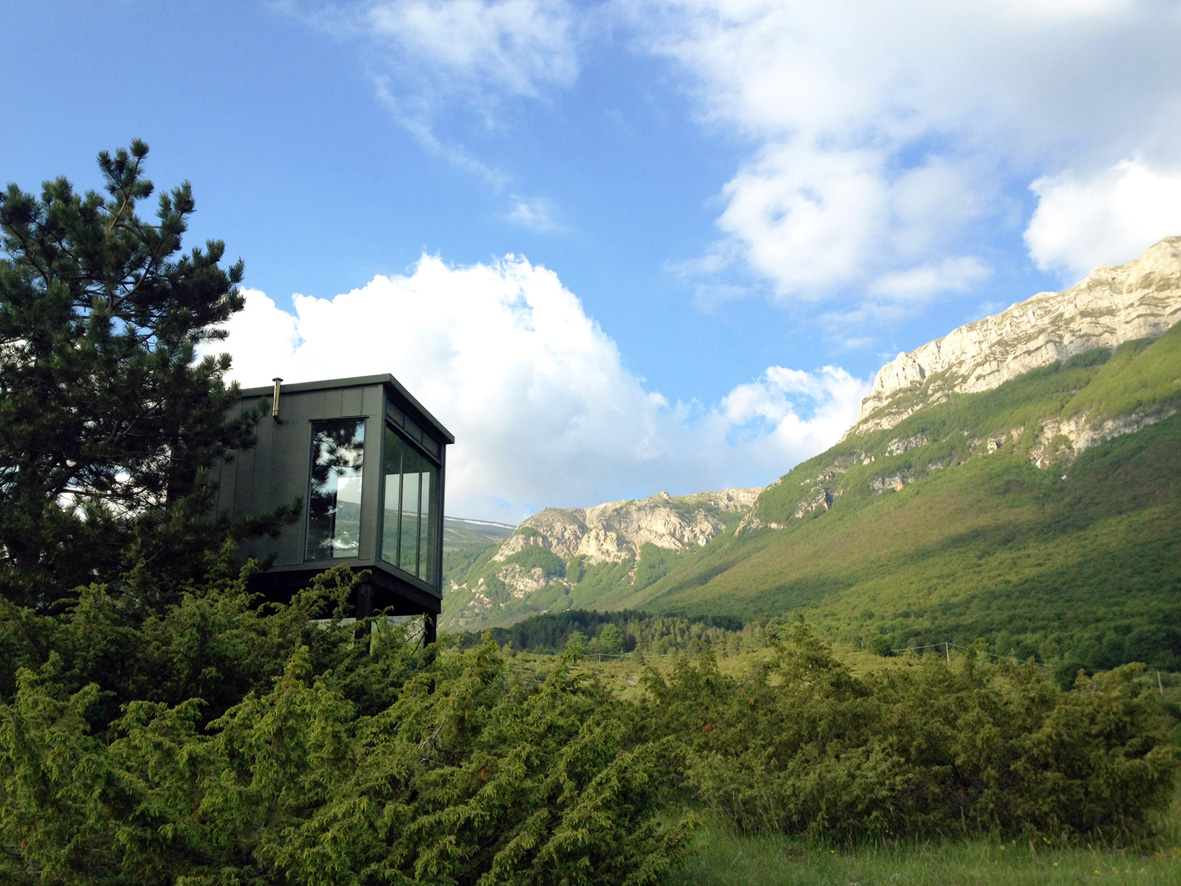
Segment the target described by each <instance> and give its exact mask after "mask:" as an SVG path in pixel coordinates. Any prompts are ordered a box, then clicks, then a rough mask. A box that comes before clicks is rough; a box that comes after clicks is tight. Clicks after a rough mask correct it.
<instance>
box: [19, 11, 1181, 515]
mask: <svg viewBox="0 0 1181 886" xmlns="http://www.w3.org/2000/svg"><path fill="white" fill-rule="evenodd" d="M0 20H2V21H3V29H4V35H5V39H4V41H3V48H2V49H0V78H2V81H3V83H4V84H5V86H4V89H3V90H0V119H3V120H4V121H5V124H4V126H3V127H0V160H2V162H3V166H2V170H0V171H2V176H0V177H2V178H3V180H4V181H6V182H7V181H13V182H16V183H18V184H20V185H21V186H22V187H24V188H25V189H26V190H35V189H37V188H38V187H39V185H40V183H41V182H42V181H43V180H45V179H47V178H51V177H56V176H57V175H63V174H64V175H67V176H68V177H69V178H70V179H71V180H72V181H73V182H74V184H75V186H76V187H78V188H81V189H86V188H91V187H96V186H97V185H98V184H99V179H98V174H97V168H96V167H95V165H94V157H95V155H96V154H97V152H98V151H99V150H100V149H113V148H116V147H119V146H122V145H126V144H127V143H128V142H129V141H130V140H131V139H132V138H142V139H144V140H145V141H147V142H148V143H149V144H150V145H151V149H152V150H151V155H150V157H149V166H148V174H149V177H150V178H152V180H153V181H154V182H155V183H156V184H157V187H158V188H165V187H171V186H173V185H175V184H177V183H179V182H180V181H182V180H186V179H187V180H189V181H190V182H191V183H192V185H193V188H194V193H195V196H196V199H197V209H198V211H197V214H196V216H195V217H194V221H193V224H192V226H191V228H190V238H189V245H198V244H200V243H202V242H203V241H204V240H205V239H207V238H217V239H221V240H224V241H225V242H226V245H227V252H228V254H229V255H230V256H231V257H237V256H241V257H242V258H243V259H244V260H245V263H246V281H245V282H246V288H247V290H248V292H247V295H248V300H247V308H246V310H245V311H244V312H243V313H242V314H240V315H239V316H238V317H236V318H235V319H234V321H232V323H231V327H230V332H231V334H230V337H229V339H228V340H227V342H226V345H225V347H226V349H227V350H229V351H230V353H231V354H232V355H233V357H234V366H235V369H234V375H235V378H237V379H238V380H240V381H241V382H242V383H243V384H244V385H247V386H250V385H257V384H266V383H268V382H269V380H270V378H271V377H272V376H274V375H281V376H283V377H284V378H285V379H287V380H288V381H300V380H311V379H317V378H329V377H341V376H349V375H359V374H369V373H376V372H392V373H394V374H395V375H396V376H397V377H398V378H399V379H400V380H401V381H402V382H403V383H404V384H406V386H407V387H409V388H410V390H411V391H413V392H414V393H415V394H416V395H417V396H418V397H419V399H420V400H421V401H422V402H423V403H424V404H425V405H426V406H427V408H428V409H430V410H431V411H432V412H433V413H434V414H435V415H437V416H438V417H439V418H440V419H441V420H442V421H443V422H444V423H445V424H446V425H447V426H448V427H449V428H450V429H451V430H452V431H453V432H454V433H455V435H456V437H457V443H456V445H455V446H454V447H453V448H452V450H451V453H450V456H449V458H450V461H449V471H448V490H447V492H448V502H447V510H448V512H449V513H451V514H453V515H456V516H468V517H479V518H487V519H499V520H505V521H508V522H515V521H516V520H519V519H521V518H523V517H525V516H527V515H528V514H530V513H532V512H534V511H536V510H538V509H540V508H542V507H545V506H551V505H553V506H589V505H593V504H597V503H600V502H603V501H608V500H614V499H620V498H631V497H642V496H646V495H651V494H654V493H656V492H658V491H661V490H666V491H668V492H670V493H672V494H681V493H688V492H697V491H703V490H706V489H717V488H723V487H728V486H740V485H742V486H747V485H749V486H760V485H765V484H767V483H769V482H771V481H773V480H775V479H776V478H777V477H779V476H780V475H781V474H783V473H784V472H786V471H787V470H788V469H790V468H791V467H792V466H793V465H794V464H795V463H796V462H798V461H799V460H801V459H803V458H806V457H808V456H810V455H812V454H815V453H816V452H819V451H821V450H823V449H824V448H826V447H827V446H829V445H831V444H832V443H833V442H835V441H836V439H837V438H839V436H840V435H841V433H842V432H843V431H844V430H845V429H846V428H847V427H848V425H849V424H850V423H851V422H852V420H853V417H854V415H855V413H856V410H857V406H858V405H859V402H860V399H861V397H863V396H864V395H865V393H866V392H867V388H868V385H869V384H870V383H871V382H872V379H873V376H874V374H875V373H876V371H877V369H878V368H879V367H880V366H881V365H882V364H883V363H885V362H886V361H888V360H889V359H891V358H892V357H893V356H894V355H895V354H897V353H898V352H899V351H900V350H912V349H914V348H916V347H918V346H920V345H922V344H924V343H925V342H927V341H929V340H931V339H933V338H936V337H938V336H940V335H943V334H945V333H947V332H949V331H950V330H952V329H953V328H955V327H956V326H959V325H962V324H963V323H966V322H969V321H971V320H974V319H977V318H979V317H981V316H985V315H987V314H989V313H994V312H996V311H997V310H1000V309H1003V308H1004V307H1007V306H1008V305H1009V304H1012V303H1013V302H1016V301H1020V300H1023V299H1025V298H1028V297H1029V296H1031V295H1033V294H1034V293H1035V292H1038V291H1041V290H1046V289H1062V288H1065V287H1066V286H1069V285H1071V284H1073V283H1074V282H1076V281H1077V280H1078V279H1080V278H1081V277H1082V276H1084V275H1085V274H1086V272H1087V271H1088V270H1089V269H1090V268H1091V267H1092V266H1094V265H1097V264H1101V263H1110V264H1114V263H1120V262H1123V261H1127V260H1129V259H1131V258H1134V257H1136V256H1137V255H1139V254H1140V253H1141V252H1142V251H1143V250H1144V249H1145V248H1146V247H1147V246H1149V245H1150V244H1151V243H1153V242H1155V241H1156V240H1158V239H1160V238H1161V237H1164V236H1167V235H1171V234H1178V233H1181V53H1179V52H1178V51H1177V49H1176V47H1177V46H1178V45H1181V4H1179V3H1178V2H1164V0H990V2H984V0H980V2H968V0H965V2H960V3H947V2H946V0H929V2H927V0H922V2H920V0H896V2H894V3H891V4H866V3H854V2H848V0H827V2H785V0H778V2H771V0H725V2H724V0H683V2H678V0H667V2H656V0H652V2H648V0H632V2H620V3H616V2H599V3H594V2H579V3H574V2H561V0H487V2H485V0H436V2H432V3H424V2H411V0H403V2H397V0H368V2H343V0H340V2H334V0H314V2H312V0H309V2H302V0H285V2H262V0H260V2H250V0H238V2H207V3H203V4H180V3H167V2H162V0H161V2H147V0H142V2H140V0H106V2H97V0H94V2H82V0H73V2H70V0H45V2H41V3H36V4H33V3H24V2H14V0H0Z"/></svg>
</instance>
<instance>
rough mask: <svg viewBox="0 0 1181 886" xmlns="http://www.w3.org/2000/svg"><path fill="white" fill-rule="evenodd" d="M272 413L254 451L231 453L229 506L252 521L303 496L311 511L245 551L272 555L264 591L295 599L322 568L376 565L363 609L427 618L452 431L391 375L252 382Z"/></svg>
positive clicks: (439, 559)
mask: <svg viewBox="0 0 1181 886" xmlns="http://www.w3.org/2000/svg"><path fill="white" fill-rule="evenodd" d="M241 403H242V407H243V408H255V409H259V410H260V411H261V412H262V415H263V418H262V420H261V421H260V422H259V424H258V428H257V443H256V445H255V446H254V447H253V448H252V449H247V450H243V451H241V452H237V453H235V455H234V457H233V458H232V459H229V460H227V461H226V462H224V463H223V464H222V465H221V466H220V468H219V471H220V474H219V477H218V511H219V512H221V513H228V514H229V515H230V516H231V517H234V518H241V517H246V516H250V515H255V514H265V513H268V512H270V511H273V510H274V509H275V508H277V507H279V506H280V505H284V504H290V503H291V502H293V501H295V500H296V499H301V500H302V501H303V508H304V513H303V518H302V519H301V520H299V521H297V522H295V523H292V524H289V525H287V526H285V527H283V529H282V530H281V532H280V534H279V536H278V537H277V538H268V537H261V538H256V539H251V540H249V541H247V542H245V543H244V544H243V545H242V548H241V553H242V554H243V555H244V556H246V557H253V558H255V559H257V560H258V561H259V562H260V563H262V564H263V565H264V567H265V569H264V571H262V572H259V573H257V574H256V575H255V576H254V577H253V578H252V583H253V589H254V590H257V591H259V592H261V593H264V594H265V595H267V596H269V597H272V598H283V597H289V596H290V595H291V594H292V593H294V592H295V591H297V590H298V589H300V588H303V587H306V586H307V585H308V584H309V583H310V581H311V580H312V578H313V577H315V575H316V574H317V573H320V572H323V571H324V570H326V569H330V568H332V567H334V566H340V565H348V566H350V567H351V568H352V569H354V570H355V571H362V570H364V571H366V572H367V573H368V576H367V578H365V580H364V581H363V582H362V583H361V584H360V585H359V587H358V589H357V593H356V598H355V600H354V604H355V610H356V614H357V615H358V616H359V617H365V616H368V615H370V614H372V613H373V612H375V611H377V610H386V611H388V612H390V613H391V614H394V615H418V614H422V615H426V616H427V619H426V623H427V629H426V630H427V639H428V640H430V639H433V636H434V623H435V620H436V619H435V617H436V616H438V614H439V611H440V607H441V605H442V597H443V592H442V587H443V579H442V568H443V544H442V542H443V487H444V476H445V473H446V462H447V459H446V455H447V446H448V445H449V444H451V443H454V442H455V438H454V437H453V436H452V435H451V433H450V432H449V431H448V430H447V429H446V428H445V427H443V425H442V424H441V423H440V422H439V421H438V419H436V418H435V417H434V416H432V415H431V414H430V413H429V412H427V410H426V409H424V408H423V407H422V405H421V404H420V403H419V402H418V401H417V400H415V399H414V397H412V396H411V395H410V393H409V392H408V391H407V390H406V389H405V388H404V387H402V385H401V384H399V383H398V380H397V379H395V378H394V377H393V376H392V375H373V376H364V377H360V378H344V379H334V380H331V381H316V382H304V383H299V384H289V385H284V384H282V383H281V379H276V380H275V384H274V386H273V387H266V388H249V389H246V390H243V391H242V400H241Z"/></svg>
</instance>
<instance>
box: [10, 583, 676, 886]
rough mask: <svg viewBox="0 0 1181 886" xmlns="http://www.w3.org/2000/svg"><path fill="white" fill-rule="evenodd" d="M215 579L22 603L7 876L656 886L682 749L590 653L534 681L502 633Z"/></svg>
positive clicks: (92, 880) (672, 822) (332, 591)
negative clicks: (430, 628) (517, 668)
mask: <svg viewBox="0 0 1181 886" xmlns="http://www.w3.org/2000/svg"><path fill="white" fill-rule="evenodd" d="M338 578H341V579H343V574H342V575H341V576H338ZM206 590H207V592H206V593H204V594H200V595H197V594H190V595H187V596H186V597H185V598H184V599H183V601H182V602H181V603H179V604H178V605H176V606H174V607H171V608H169V609H168V610H166V611H164V612H162V613H160V614H158V615H153V616H151V617H148V618H140V617H137V616H136V615H135V614H134V613H133V612H131V611H129V609H128V607H127V605H126V604H124V603H123V602H121V601H120V600H119V599H117V598H113V597H111V596H109V595H107V594H106V593H105V591H104V590H103V589H101V588H97V587H96V588H91V589H90V590H89V591H87V592H86V593H85V594H84V595H83V597H82V600H81V601H80V603H79V604H78V605H77V606H76V607H75V608H74V609H73V610H72V611H70V612H69V613H66V614H64V615H62V616H59V617H57V618H56V619H50V618H45V617H40V616H36V615H32V614H30V613H29V612H28V611H21V610H18V609H16V608H15V607H12V606H5V607H4V609H3V611H2V617H0V649H2V650H3V652H2V654H3V656H4V658H5V660H4V661H3V662H2V664H3V667H4V668H5V669H7V668H9V667H12V666H14V665H15V664H16V662H17V661H18V660H20V661H21V662H22V664H23V665H24V666H23V667H20V668H19V669H18V671H17V674H18V676H17V678H16V680H15V682H14V683H13V684H11V685H10V687H9V689H8V691H6V692H5V693H4V695H3V697H2V699H0V881H2V882H4V883H11V884H14V886H21V884H29V886H31V884H34V883H36V884H48V883H55V884H56V883H62V884H65V883H88V884H112V886H113V884H143V883H177V884H186V886H221V884H225V886H229V884H240V886H246V884H252V886H253V884H259V886H261V884H271V883H306V884H319V883H323V884H337V883H356V884H379V883H380V884H388V883H431V884H467V883H481V884H494V883H514V884H526V883H537V884H542V883H553V882H567V883H583V884H594V883H601V884H619V883H631V884H641V883H651V882H653V881H655V880H656V879H658V877H659V876H660V875H661V874H662V873H663V872H664V871H665V870H666V869H667V868H668V867H669V866H670V865H671V864H672V863H673V862H674V861H675V860H676V859H677V858H678V857H679V856H680V855H682V854H683V853H684V852H685V850H686V847H687V844H688V840H689V836H690V833H689V827H688V824H687V819H686V818H685V816H684V815H675V814H674V815H672V816H669V815H667V814H666V808H667V794H668V790H669V788H670V787H671V786H672V784H673V783H674V780H675V779H676V777H677V776H678V762H677V761H678V747H677V744H676V743H675V742H674V741H672V740H671V739H656V740H653V741H650V742H649V741H639V742H637V741H635V740H634V738H633V736H631V735H629V734H628V733H627V731H626V729H625V725H624V724H625V721H626V718H625V717H623V716H622V715H621V711H620V706H621V705H622V704H623V702H620V701H618V700H615V699H614V698H612V697H611V695H610V694H609V693H608V692H607V691H606V690H605V689H604V688H603V687H602V686H600V685H598V684H597V683H595V682H594V681H590V680H587V679H585V678H583V677H580V676H578V675H577V673H576V671H575V669H574V667H573V663H574V658H573V657H572V656H567V657H565V658H561V659H556V660H555V662H554V664H553V665H552V667H550V668H549V669H548V670H547V671H546V672H545V673H543V674H542V675H541V677H540V678H533V677H530V678H524V677H518V676H514V674H513V673H511V672H509V671H508V670H506V667H505V662H504V660H503V659H502V657H501V655H500V652H499V649H498V647H497V646H496V644H495V643H494V642H492V641H491V640H488V641H487V642H485V643H483V644H481V645H480V646H478V647H476V648H473V649H469V650H466V651H458V650H455V649H447V648H439V647H428V648H427V649H425V650H424V649H422V648H421V647H420V646H418V645H416V644H414V643H410V642H407V638H406V637H405V636H404V635H403V634H402V632H401V631H399V630H397V629H393V628H388V627H387V628H384V629H380V630H378V629H375V630H374V632H373V633H372V634H370V635H369V637H368V639H367V640H363V641H359V640H358V638H357V636H356V626H355V625H349V624H342V623H341V622H340V621H339V619H336V620H333V619H329V620H328V621H321V622H317V621H312V620H309V616H311V615H315V614H316V611H315V610H316V606H317V604H318V605H320V606H323V605H325V604H328V605H332V604H339V603H340V601H341V600H343V599H344V597H345V594H346V593H347V590H348V586H347V582H342V583H341V584H335V585H334V584H333V583H332V582H331V581H328V582H321V583H320V585H319V586H318V587H317V588H315V589H312V590H310V591H308V592H306V593H304V594H302V595H301V596H300V597H298V598H297V599H296V600H295V601H294V602H293V604H292V605H290V606H279V607H271V608H269V609H268V610H267V612H266V614H265V615H264V614H263V613H262V612H260V611H259V610H257V609H255V608H253V607H252V606H251V605H249V598H248V597H247V596H246V594H245V593H244V588H243V587H242V583H241V580H226V581H225V582H223V583H222V585H221V586H220V587H215V588H209V589H206ZM39 643H40V644H44V645H39ZM49 650H52V651H49ZM121 654H126V656H127V659H128V662H129V664H128V665H127V666H126V667H115V668H111V667H110V663H111V662H114V661H118V660H119V657H120V655H121Z"/></svg>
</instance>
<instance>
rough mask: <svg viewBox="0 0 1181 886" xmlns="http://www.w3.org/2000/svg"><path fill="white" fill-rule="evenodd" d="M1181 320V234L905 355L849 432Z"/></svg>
mask: <svg viewBox="0 0 1181 886" xmlns="http://www.w3.org/2000/svg"><path fill="white" fill-rule="evenodd" d="M1178 320H1181V237H1170V238H1167V239H1165V240H1162V241H1160V242H1159V243H1157V244H1156V245H1154V246H1152V247H1150V248H1149V249H1148V250H1147V251H1146V252H1145V253H1144V255H1143V256H1141V257H1140V258H1138V259H1136V260H1135V261H1131V262H1128V263H1127V264H1125V265H1120V266H1119V267H1111V266H1107V265H1103V266H1101V267H1098V268H1096V269H1095V270H1094V271H1092V272H1091V273H1090V274H1089V275H1088V276H1087V278H1086V279H1085V280H1083V281H1082V282H1080V283H1078V284H1077V285H1075V286H1073V287H1071V288H1070V289H1067V290H1065V291H1064V292H1042V293H1039V294H1037V295H1035V296H1034V297H1033V298H1030V299H1029V300H1027V301H1023V302H1020V303H1018V304H1015V305H1013V306H1012V307H1011V308H1009V309H1008V310H1006V311H1003V312H1002V313H1000V314H996V315H994V316H992V317H986V318H984V319H983V320H978V321H977V322H975V323H969V324H968V325H967V326H961V327H960V328H959V329H957V330H955V331H954V332H952V333H950V334H949V335H946V336H944V337H943V338H941V339H937V340H936V341H933V342H930V343H928V344H925V345H923V346H922V347H921V348H918V349H917V350H914V351H911V352H910V353H909V354H899V355H898V356H897V357H896V358H895V359H894V360H892V361H891V362H889V363H887V364H886V365H885V366H883V367H882V369H881V370H880V371H879V372H878V375H877V378H876V379H875V381H874V385H873V391H872V392H871V393H870V395H869V396H868V397H867V398H866V399H865V401H864V402H863V403H862V404H861V411H860V412H859V413H858V415H857V420H856V421H855V422H854V424H853V427H852V428H850V429H849V431H848V433H847V434H846V436H850V435H855V434H865V433H868V432H870V431H874V430H878V429H881V428H892V427H894V426H895V425H896V424H898V423H899V422H900V421H902V420H903V419H904V418H906V417H907V416H908V415H910V414H911V413H912V412H914V411H915V410H917V409H919V408H921V407H922V406H925V405H928V404H930V403H937V402H940V401H943V400H946V399H948V398H949V397H951V396H952V395H953V394H956V393H973V392H977V391H985V390H990V389H992V388H996V387H999V386H1000V385H1001V384H1003V383H1004V382H1006V381H1008V380H1010V379H1013V378H1016V377H1017V376H1019V375H1021V374H1023V373H1026V372H1028V371H1030V370H1031V369H1037V368H1039V367H1042V366H1048V365H1049V364H1051V363H1055V362H1057V361H1059V360H1065V359H1067V358H1069V357H1072V356H1074V355H1076V354H1082V353H1085V352H1087V351H1092V350H1094V349H1096V348H1108V349H1114V348H1116V347H1117V346H1119V345H1120V344H1123V343H1124V342H1126V341H1131V340H1133V339H1142V338H1155V337H1156V336H1159V335H1160V334H1161V333H1163V332H1164V331H1165V330H1166V329H1168V328H1170V327H1171V326H1172V325H1173V324H1175V323H1176V322H1177V321H1178Z"/></svg>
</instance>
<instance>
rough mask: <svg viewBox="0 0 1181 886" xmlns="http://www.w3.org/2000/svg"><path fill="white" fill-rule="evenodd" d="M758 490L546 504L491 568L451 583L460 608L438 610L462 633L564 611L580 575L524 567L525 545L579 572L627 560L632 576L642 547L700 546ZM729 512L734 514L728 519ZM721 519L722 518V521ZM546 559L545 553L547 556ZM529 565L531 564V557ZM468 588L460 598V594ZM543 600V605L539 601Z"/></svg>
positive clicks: (744, 510) (575, 598)
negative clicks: (582, 504)
mask: <svg viewBox="0 0 1181 886" xmlns="http://www.w3.org/2000/svg"><path fill="white" fill-rule="evenodd" d="M761 491H762V490H761V489H757V488H755V489H725V490H722V491H721V492H703V493H699V494H696V495H682V496H676V497H673V496H670V495H668V494H667V493H664V492H662V493H660V494H658V495H654V496H652V497H651V498H646V499H641V500H638V501H616V502H609V503H607V504H601V505H596V506H595V507H592V508H547V509H546V510H544V511H542V512H541V513H539V514H535V515H534V516H532V517H530V518H529V519H527V520H525V522H523V523H522V524H521V525H520V526H518V527H517V529H516V531H515V532H514V533H513V535H512V536H510V537H509V538H508V539H506V540H505V541H504V543H503V544H501V546H500V548H499V549H498V550H497V552H496V553H495V554H494V555H493V557H492V562H491V564H490V566H491V567H492V569H491V570H488V571H485V573H484V575H483V576H481V577H479V578H477V579H476V580H475V581H474V582H473V583H472V584H471V585H470V586H469V585H466V584H465V585H456V584H452V586H451V594H450V595H445V597H444V602H445V603H446V602H447V601H448V599H449V598H450V599H456V598H459V597H466V602H465V603H464V604H463V606H462V608H461V609H459V610H450V611H449V610H448V609H446V608H445V610H444V613H443V621H444V623H445V624H446V625H447V626H449V627H453V628H459V629H463V630H469V629H473V628H481V627H487V626H488V625H490V624H494V623H511V622H513V621H516V620H519V619H520V618H523V617H525V616H527V615H530V614H533V613H535V612H539V611H547V610H548V607H550V606H554V605H557V606H559V608H568V607H569V606H571V605H575V604H576V603H577V604H578V605H581V606H587V607H593V606H594V605H595V603H594V600H592V599H587V600H582V599H581V597H580V596H579V592H578V582H579V580H580V578H581V576H580V575H579V574H574V571H573V570H572V571H571V572H570V573H568V574H564V575H563V574H554V573H553V571H552V569H551V572H550V573H549V574H547V571H546V570H545V569H543V568H541V567H539V566H536V565H533V564H531V563H530V564H529V565H523V564H525V563H527V562H528V560H529V558H528V556H526V557H525V558H521V557H518V556H517V555H519V554H521V553H522V552H526V553H527V554H528V551H527V549H529V548H531V547H535V548H542V549H543V550H545V551H548V552H549V553H550V554H552V555H554V557H556V558H558V560H560V561H562V563H563V564H574V563H577V564H579V567H578V571H579V572H581V571H582V570H585V569H586V568H588V567H592V566H598V565H601V564H620V563H625V564H630V567H631V568H630V570H629V571H628V573H627V574H628V575H630V577H631V578H630V579H629V580H631V581H634V576H635V566H636V564H637V563H638V562H639V560H640V552H641V549H642V548H643V546H644V545H646V544H651V545H655V546H656V547H658V548H662V549H664V550H668V551H683V550H687V549H692V548H696V547H700V546H702V545H705V544H706V543H707V542H709V541H710V540H711V539H713V538H715V537H716V536H718V535H720V534H721V533H723V532H725V531H726V527H727V524H730V525H733V524H734V522H736V521H737V520H738V519H740V518H741V517H742V516H744V515H746V514H748V513H749V512H750V510H751V508H752V507H754V503H755V500H756V499H757V498H758V495H759V493H760V492H761ZM731 516H733V518H734V519H730V518H731ZM723 517H725V518H726V519H724V520H723V519H722V518H723ZM551 559H552V558H551ZM534 562H536V561H534ZM464 590H467V591H468V592H469V593H468V594H466V595H464V594H462V593H461V592H463V591H464ZM539 600H545V601H549V602H538V601H539Z"/></svg>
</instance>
